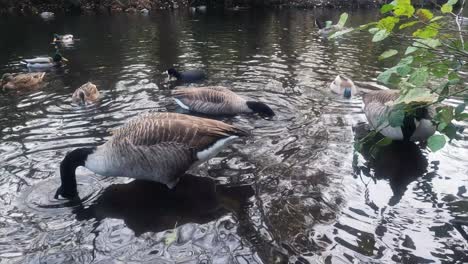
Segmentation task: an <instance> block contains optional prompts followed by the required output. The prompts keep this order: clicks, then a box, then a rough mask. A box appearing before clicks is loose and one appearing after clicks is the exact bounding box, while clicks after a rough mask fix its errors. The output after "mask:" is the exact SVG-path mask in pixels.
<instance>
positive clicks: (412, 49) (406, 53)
mask: <svg viewBox="0 0 468 264" xmlns="http://www.w3.org/2000/svg"><path fill="white" fill-rule="evenodd" d="M418 49H419V48H417V47H412V46H409V47H408V48H406V51H405V55H408V54H411V53H413V52H415V51H417V50H418Z"/></svg>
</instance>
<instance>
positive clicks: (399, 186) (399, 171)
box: [355, 127, 428, 206]
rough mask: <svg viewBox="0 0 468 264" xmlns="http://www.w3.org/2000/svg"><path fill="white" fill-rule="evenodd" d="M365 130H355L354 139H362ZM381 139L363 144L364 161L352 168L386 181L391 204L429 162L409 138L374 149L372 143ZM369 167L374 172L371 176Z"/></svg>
mask: <svg viewBox="0 0 468 264" xmlns="http://www.w3.org/2000/svg"><path fill="white" fill-rule="evenodd" d="M367 129H368V127H364V128H363V127H359V128H357V129H355V134H356V138H361V136H362V135H364V134H365V133H363V130H367ZM382 138H383V137H378V136H377V137H376V138H375V139H374V140H372V142H369V143H368V144H366V145H365V146H364V147H363V150H362V151H361V154H362V155H363V156H364V158H365V159H366V161H367V162H366V164H365V165H364V166H359V167H358V168H355V169H356V170H357V172H358V173H359V171H362V173H363V174H365V175H366V176H368V177H372V178H374V179H386V180H388V181H389V184H390V188H391V189H392V192H393V196H392V197H391V198H390V200H389V201H388V205H390V206H393V205H396V204H398V203H399V202H400V200H401V198H402V197H403V195H404V194H405V192H406V190H407V188H408V185H409V184H410V183H411V182H413V181H414V180H416V179H417V178H419V177H421V176H422V175H424V174H425V173H426V172H427V166H428V161H427V158H426V156H424V154H423V152H422V151H421V147H420V146H418V145H416V144H415V143H414V142H410V141H393V142H392V143H391V144H389V145H387V146H382V147H379V148H378V149H377V151H376V152H375V151H374V150H375V149H374V150H373V149H372V147H371V146H373V145H374V144H375V143H376V142H378V141H379V140H380V139H382ZM371 152H372V153H371ZM371 170H373V171H374V173H373V175H371V173H370V171H371Z"/></svg>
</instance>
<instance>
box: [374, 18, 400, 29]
mask: <svg viewBox="0 0 468 264" xmlns="http://www.w3.org/2000/svg"><path fill="white" fill-rule="evenodd" d="M399 21H400V19H399V18H397V17H392V16H388V17H385V18H382V19H380V20H379V22H378V23H377V27H378V28H380V29H385V30H386V31H387V32H391V31H392V30H393V28H394V27H395V24H396V23H398V22H399Z"/></svg>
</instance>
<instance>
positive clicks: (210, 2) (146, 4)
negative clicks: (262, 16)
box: [0, 0, 385, 14]
mask: <svg viewBox="0 0 468 264" xmlns="http://www.w3.org/2000/svg"><path fill="white" fill-rule="evenodd" d="M383 2H385V1H384V0H351V1H345V0H206V1H201V0H64V1H55V0H0V13H2V14H7V13H10V14H37V13H41V12H44V11H52V12H56V13H63V12H65V13H88V12H129V13H132V12H137V11H139V10H142V9H148V10H158V9H178V8H185V7H188V6H198V5H207V6H210V7H219V8H223V7H224V8H236V7H259V6H270V7H275V6H276V7H278V6H280V7H307V8H314V7H332V8H335V7H369V6H377V5H380V4H381V3H383Z"/></svg>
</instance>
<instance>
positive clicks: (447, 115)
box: [435, 106, 453, 124]
mask: <svg viewBox="0 0 468 264" xmlns="http://www.w3.org/2000/svg"><path fill="white" fill-rule="evenodd" d="M435 119H436V120H438V121H440V122H444V123H447V124H450V123H451V122H452V119H453V109H452V107H448V106H444V107H443V108H442V109H441V110H440V111H439V112H437V115H436V117H435Z"/></svg>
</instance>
